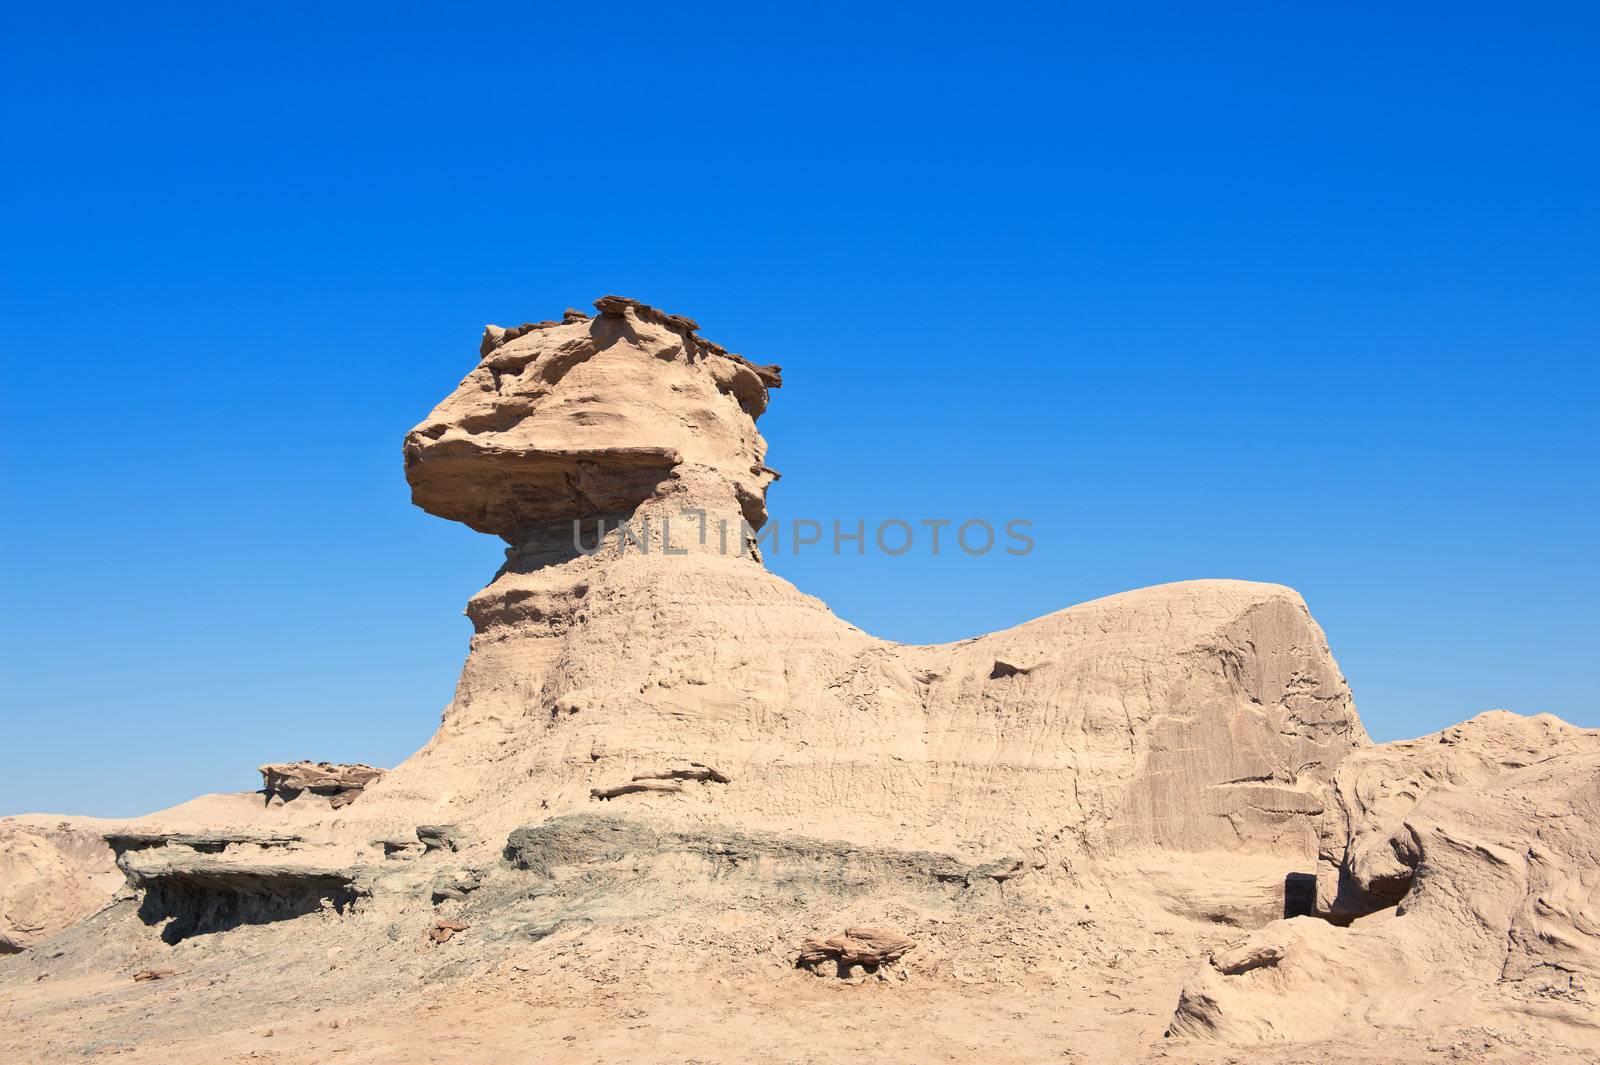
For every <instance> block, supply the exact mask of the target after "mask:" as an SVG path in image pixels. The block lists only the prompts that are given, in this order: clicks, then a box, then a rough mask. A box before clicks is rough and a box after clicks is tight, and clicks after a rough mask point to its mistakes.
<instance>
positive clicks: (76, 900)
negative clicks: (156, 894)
mask: <svg viewBox="0 0 1600 1065" xmlns="http://www.w3.org/2000/svg"><path fill="white" fill-rule="evenodd" d="M88 820H89V819H85V818H48V817H38V816H33V817H26V818H10V817H8V818H4V819H0V954H11V953H17V952H19V951H22V950H26V949H28V948H29V947H31V946H33V945H34V944H36V943H37V942H39V941H40V940H42V939H45V938H47V937H49V936H51V935H54V934H55V933H56V932H59V931H60V930H61V929H63V928H65V927H67V926H68V925H70V924H72V923H73V922H75V921H78V920H81V919H82V918H83V917H85V916H87V915H88V914H91V913H93V912H95V911H96V910H98V909H99V908H100V907H101V906H103V905H105V903H106V902H107V901H108V900H109V899H110V897H111V895H112V893H113V892H114V891H115V890H116V888H117V887H118V886H119V885H120V884H121V882H122V876H121V874H120V873H119V872H118V871H117V870H116V867H115V866H114V865H113V863H112V854H111V850H110V848H108V847H107V846H106V845H105V841H104V840H102V839H101V838H100V835H99V832H98V830H97V829H96V828H95V827H90V826H88V825H87V822H88Z"/></svg>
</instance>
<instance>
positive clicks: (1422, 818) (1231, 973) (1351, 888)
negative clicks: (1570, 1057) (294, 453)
mask: <svg viewBox="0 0 1600 1065" xmlns="http://www.w3.org/2000/svg"><path fill="white" fill-rule="evenodd" d="M1333 793H1334V795H1335V800H1334V803H1333V805H1332V807H1331V808H1330V825H1329V827H1328V829H1327V830H1326V834H1325V838H1324V848H1323V859H1324V863H1323V868H1322V871H1321V877H1320V880H1321V883H1320V884H1319V888H1320V890H1319V907H1320V909H1321V910H1322V911H1323V912H1324V913H1326V914H1328V915H1329V916H1330V917H1332V918H1334V919H1337V920H1339V921H1341V922H1346V923H1348V922H1352V921H1353V923H1349V926H1348V927H1339V926H1338V925H1337V924H1334V923H1330V922H1329V921H1324V920H1319V919H1317V918H1315V917H1298V918H1295V919H1292V920H1287V921H1279V922H1277V923H1275V924H1272V925H1269V926H1267V927H1266V928H1264V929H1262V930H1261V931H1259V932H1258V933H1256V934H1255V935H1253V936H1251V937H1250V938H1249V939H1248V940H1247V941H1245V942H1244V943H1242V944H1240V945H1238V946H1237V947H1235V948H1233V949H1231V950H1229V951H1225V952H1222V953H1219V954H1217V955H1216V956H1215V957H1214V958H1213V959H1212V961H1211V964H1210V965H1208V966H1205V967H1204V968H1203V969H1202V970H1201V971H1200V972H1198V973H1197V974H1196V975H1195V977H1194V978H1193V979H1192V980H1191V981H1190V983H1189V985H1188V986H1187V987H1186V988H1185V990H1184V992H1183V996H1182V999H1181V1001H1180V1003H1179V1006H1178V1010H1177V1013H1176V1016H1175V1017H1174V1018H1173V1022H1172V1029H1171V1030H1172V1031H1173V1032H1174V1033H1175V1034H1178V1035H1186V1036H1194V1037H1199V1038H1207V1039H1217V1040H1222V1041H1227V1042H1250V1041H1258V1040H1323V1039H1330V1038H1336V1037H1339V1036H1348V1035H1350V1034H1352V1033H1358V1032H1360V1031H1362V1030H1365V1029H1367V1028H1369V1027H1370V1026H1371V1025H1374V1024H1378V1025H1396V1026H1412V1025H1419V1026H1430V1025H1440V1026H1449V1025H1454V1024H1462V1023H1465V1022H1466V1021H1467V1020H1469V1019H1470V1020H1472V1021H1473V1022H1475V1023H1484V1024H1489V1023H1492V1024H1495V1025H1498V1026H1501V1027H1505V1028H1509V1029H1513V1030H1515V1029H1520V1030H1522V1031H1524V1032H1537V1031H1540V1030H1544V1031H1545V1032H1546V1033H1547V1034H1552V1035H1556V1036H1567V1037H1570V1036H1572V1035H1574V1034H1576V1035H1579V1036H1582V1035H1584V1033H1589V1034H1590V1035H1591V1036H1592V1033H1593V1031H1594V1029H1595V1026H1596V1024H1600V997H1597V996H1600V732H1596V731H1591V730H1584V729H1578V728H1574V727H1572V726H1571V725H1567V724H1565V723H1563V722H1562V721H1560V720H1558V719H1557V718H1554V717H1551V716H1549V715H1539V716H1537V717H1532V718H1524V717H1519V716H1517V715H1515V714H1510V713H1506V712H1505V711H1491V712H1489V713H1486V714H1481V715H1479V716H1478V717H1475V718H1473V719H1471V720H1470V721H1467V722H1465V723H1463V724H1460V725H1456V726H1453V727H1451V728H1448V729H1445V730H1444V731H1442V732H1439V733H1435V734H1434V735H1431V736H1425V737H1423V738H1422V739H1419V740H1412V741H1409V742H1404V743H1391V744H1384V745H1382V746H1378V747H1371V748H1368V749H1366V750H1363V751H1359V752H1356V753H1355V754H1353V755H1351V756H1350V757H1349V758H1347V759H1346V760H1345V762H1344V764H1343V765H1342V766H1341V767H1340V768H1339V770H1338V772H1337V774H1336V775H1335V779H1334V788H1333ZM1335 841H1337V842H1335Z"/></svg>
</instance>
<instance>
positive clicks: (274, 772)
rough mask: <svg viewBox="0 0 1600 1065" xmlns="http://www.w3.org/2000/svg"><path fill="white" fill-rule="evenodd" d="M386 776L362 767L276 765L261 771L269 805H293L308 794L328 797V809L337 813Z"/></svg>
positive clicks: (328, 763) (306, 763)
mask: <svg viewBox="0 0 1600 1065" xmlns="http://www.w3.org/2000/svg"><path fill="white" fill-rule="evenodd" d="M383 774H384V770H382V769H375V768H373V767H372V766H370V765H363V764H360V763H355V764H349V765H336V764H334V763H332V762H274V763H270V764H268V765H264V766H262V767H261V785H262V791H264V792H265V793H266V796H267V801H268V802H271V801H272V800H273V799H281V800H282V801H284V802H290V801H292V800H294V799H295V798H297V797H298V796H299V795H300V793H301V792H306V791H309V792H311V793H313V794H315V795H321V796H325V797H326V798H327V800H328V805H329V806H331V807H333V808H334V809H335V810H338V809H340V808H342V807H345V806H349V805H350V804H351V803H353V802H355V801H356V799H357V798H358V797H359V796H360V795H361V792H362V789H364V788H365V787H366V786H367V785H368V784H371V783H372V782H373V781H374V780H377V779H378V778H379V777H381V776H383Z"/></svg>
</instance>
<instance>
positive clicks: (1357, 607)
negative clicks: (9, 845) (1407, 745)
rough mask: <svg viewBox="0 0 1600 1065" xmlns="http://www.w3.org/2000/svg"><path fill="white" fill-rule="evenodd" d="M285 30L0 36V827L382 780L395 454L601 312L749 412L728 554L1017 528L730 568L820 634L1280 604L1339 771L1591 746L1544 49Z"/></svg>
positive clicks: (1579, 121) (409, 542)
mask: <svg viewBox="0 0 1600 1065" xmlns="http://www.w3.org/2000/svg"><path fill="white" fill-rule="evenodd" d="M331 6H333V5H318V6H303V5H292V4H271V5H266V4H260V5H243V4H241V5H198V4H196V5H190V6H187V7H185V6H182V5H143V6H126V5H117V6H111V5H104V6H99V5H72V6H64V5H51V6H48V7H46V6H44V5H28V4H11V5H8V6H7V11H6V13H5V15H4V16H3V18H4V25H3V27H0V38H3V43H0V48H3V50H4V55H3V63H0V68H3V72H0V77H3V78H4V79H5V92H4V116H3V120H4V127H5V129H4V134H5V135H4V138H3V142H0V143H3V145H4V147H3V148H0V150H3V151H4V153H5V156H6V165H5V166H4V167H3V168H0V193H3V195H0V205H3V206H0V211H3V212H4V233H5V239H4V243H5V246H6V248H7V254H6V256H5V259H4V265H3V267H0V269H3V270H4V285H3V292H0V309H3V313H4V318H5V328H4V330H3V331H0V357H3V363H4V369H3V378H0V385H3V389H4V398H5V408H6V412H7V418H6V422H7V424H6V431H5V432H4V434H3V442H0V469H3V471H4V488H3V497H0V498H3V501H4V511H3V515H0V517H3V521H0V535H3V542H0V549H3V556H4V564H3V581H4V590H3V597H0V647H3V654H4V672H3V687H0V700H3V702H0V714H3V717H4V734H5V743H6V750H7V752H8V757H7V758H6V763H7V764H6V770H5V772H4V773H3V774H0V813H3V812H20V811H23V810H50V811H60V812H72V813H94V814H104V815H114V816H122V815H131V814H137V813H140V812H144V811H146V810H150V809H154V808H157V807H160V806H163V805H167V804H170V803H173V802H177V801H181V800H182V799H184V798H186V797H188V796H190V795H193V794H196V793H199V792H203V791H212V790H243V789H247V788H250V787H253V786H256V785H257V783H258V778H257V777H256V776H255V774H254V768H255V766H256V765H257V764H259V763H260V762H263V761H268V760H277V759H289V758H299V757H311V758H328V759H336V760H345V759H349V760H365V761H369V762H374V763H378V764H384V765H389V764H393V763H395V762H397V761H398V760H400V759H401V758H403V757H405V756H406V755H407V754H408V753H410V752H411V751H412V750H414V749H415V748H416V747H417V746H419V745H420V744H421V743H422V742H423V741H424V740H425V739H426V738H427V737H428V735H429V734H430V733H431V731H432V729H433V727H434V726H435V724H436V722H437V719H438V714H439V712H440V710H441V709H442V708H443V706H444V704H445V703H446V702H447V701H448V700H449V698H450V695H451V690H452V687H453V685H454V682H455V677H456V674H457V671H458V670H459V668H460V664H461V660H462V658H463V656H464V655H465V652H466V644H467V638H468V635H469V626H468V624H467V622H466V620H465V619H464V618H462V617H461V616H460V610H461V607H462V606H463V604H464V603H465V601H466V599H467V597H468V596H469V595H471V594H472V593H473V592H474V591H475V590H477V589H478V588H479V587H481V586H482V585H483V584H484V583H486V582H487V581H488V579H489V577H490V576H491V574H492V573H493V571H494V569H495V566H496V565H497V563H498V560H499V558H500V546H499V544H498V541H495V540H492V539H490V538H488V537H484V536H479V535H477V534H475V533H472V532H470V531H469V530H467V529H466V528H465V527H463V526H458V525H452V524H450V523H446V522H443V521H440V520H438V519H435V518H432V517H429V516H427V515H425V514H423V513H422V512H420V511H418V510H416V509H414V508H412V507H411V506H410V504H409V502H408V493H407V490H406V486H405V482H404V479H403V476H402V473H401V463H400V440H401V437H402V435H403V433H404V432H405V430H406V429H407V428H408V427H410V426H411V425H412V424H414V423H415V422H416V421H418V420H419V419H420V418H421V417H422V415H423V414H425V413H426V412H427V411H428V409H429V408H430V407H431V406H432V405H433V403H434V402H435V401H436V400H437V399H438V398H440V397H441V396H442V395H443V394H444V393H445V392H446V391H447V390H448V389H449V388H450V387H452V386H453V385H454V383H455V382H456V381H457V380H458V379H459V378H460V376H461V375H462V374H464V373H465V372H466V371H467V370H468V369H469V368H470V367H471V366H472V365H473V363H474V361H475V358H476V348H477V339H478V332H479V330H480V328H481V326H482V324H483V323H484V322H486V321H498V322H502V323H504V322H508V321H511V322H514V321H522V320H526V319H538V318H544V317H549V316H553V315H556V314H558V313H559V312H560V311H561V310H562V308H564V307H566V306H568V305H578V306H585V305H587V303H588V301H590V300H592V299H594V298H595V297H596V296H599V295H601V294H603V293H608V292H616V293H621V294H625V295H631V296H635V297H637V298H640V299H643V300H646V301H648V302H651V303H654V304H656V305H658V306H662V307H664V308H666V309H668V310H672V311H676V312H680V313H684V314H689V315H691V316H693V317H695V318H697V319H698V320H699V321H700V322H701V323H703V326H704V329H703V331H704V333H705V334H706V335H707V336H709V337H711V338H712V339H714V340H717V341H719V342H721V343H723V344H726V345H727V346H729V347H731V348H733V349H734V350H736V351H741V352H744V353H745V354H747V355H749V356H751V357H753V358H755V359H757V360H758V361H773V362H779V363H782V364H783V365H784V367H785V379H786V382H787V383H786V385H785V387H784V389H783V390H782V391H781V392H780V393H778V394H777V396H776V399H775V402H774V403H773V406H772V409H771V410H770V412H769V413H768V415H767V416H766V418H765V419H764V421H763V430H764V432H765V434H766V436H767V439H768V441H769V443H770V445H771V451H770V459H769V462H770V464H771V465H773V466H775V467H776V468H778V469H779V470H781V471H783V473H784V479H783V481H782V482H781V484H779V485H778V486H777V487H776V488H774V490H773V492H772V495H771V504H772V510H773V513H774V515H775V516H776V517H777V518H778V519H780V520H787V519H792V518H794V517H816V518H824V519H828V518H832V517H834V516H840V517H843V518H846V519H847V520H848V519H853V518H854V517H856V516H860V517H862V518H864V519H866V520H868V521H869V522H875V521H878V520H882V519H884V518H889V517H906V518H921V517H950V518H956V519H960V518H965V517H973V516H976V517H986V518H990V519H994V520H997V521H998V520H1004V519H1006V518H1010V517H1026V518H1029V519H1031V520H1032V521H1034V522H1035V529H1036V538H1037V541H1038V547H1037V549H1036V550H1035V551H1034V553H1033V554H1031V555H1029V556H1027V557H1025V558H1013V557H1009V556H1003V555H996V556H989V557H986V558H983V559H977V560H974V559H970V558H967V557H966V556H963V555H961V554H959V553H949V552H946V553H943V554H941V555H940V556H939V557H937V558H934V557H932V556H930V555H928V554H926V553H925V552H921V551H917V552H913V553H912V554H911V555H908V556H906V557H903V558H898V559H895V558H885V557H883V556H870V555H869V556H868V557H866V558H864V559H855V558H852V557H848V556H847V557H846V558H844V559H838V558H835V557H833V556H832V555H831V554H828V553H825V552H819V553H814V554H805V555H801V556H800V557H792V556H786V555H780V556H779V557H777V558H775V559H773V568H774V569H776V570H777V571H778V572H780V573H782V574H784V575H785V576H787V577H789V578H790V579H792V580H794V581H795V582H796V583H798V584H799V585H800V586H801V587H802V588H804V589H806V590H807V591H810V592H813V593H815V594H817V595H820V596H821V597H823V598H824V599H826V600H827V601H828V602H829V603H830V604H831V605H832V606H833V607H834V609H835V610H836V611H838V613H840V614H841V615H842V616H844V617H846V618H848V619H849V620H851V621H853V622H855V623H857V624H859V625H861V626H863V627H865V628H867V629H869V630H872V631H874V632H877V633H880V634H882V635H885V636H889V637H892V638H895V639H900V640H906V641H914V642H932V641H942V640H949V639H956V638H960V637H963V636H969V635H974V634H977V633H980V632H983V631H987V630H991V629H995V628H1001V627H1005V626H1008V625H1011V624H1015V623H1018V622H1021V621H1023V620H1026V619H1027V618H1030V617H1034V616H1037V615H1040V614H1043V613H1047V612H1049V611H1052V610H1055V609H1059V608H1060V607H1063V606H1066V605H1069V604H1072V603H1075V602H1080V601H1083V600H1086V599H1090V598H1094V597H1097V596H1101V595H1105V594H1109V593H1113V592H1117V591H1122V590H1126V589H1129V588H1134V587H1139V586H1143V585H1147V584H1152V583H1158V582H1162V581H1170V580H1179V579H1186V578H1193V577H1242V578H1252V579H1259V580H1269V581H1279V582H1283V583H1286V584H1290V585H1292V586H1294V587H1296V588H1298V589H1299V590H1300V591H1301V592H1302V593H1303V594H1304V595H1305V597H1306V599H1307V600H1308V602H1309V603H1310V605H1311V608H1312V611H1313V613H1314V614H1315V615H1316V617H1317V618H1318V620H1319V621H1320V622H1321V623H1322V625H1323V627H1324V628H1325V629H1326V630H1327V632H1328V636H1329V639H1330V642H1331V644H1332V647H1333V650H1334V652H1335V654H1336V655H1337V656H1338V658H1339V660H1340V662H1341V664H1342V665H1343V667H1344V670H1345V672H1346V674H1347V676H1348V677H1349V679H1350V682H1351V684H1352V686H1353V688H1354V690H1355V694H1356V699H1357V702H1358V705H1359V706H1360V709H1361V711H1362V715H1363V718H1364V719H1365V721H1366V722H1367V725H1368V728H1369V729H1370V730H1371V732H1372V733H1373V734H1374V735H1375V736H1376V737H1378V738H1380V739H1393V738H1398V737H1402V736H1409V735H1415V734H1418V733H1422V732H1426V731H1430V730H1433V729H1436V728H1440V727H1442V726H1444V725H1446V724H1448V723H1451V722H1453V721H1456V720H1459V719H1461V718H1463V717H1466V716H1468V715H1471V714H1473V713H1475V712H1477V711H1480V710H1483V709H1488V708H1491V707H1508V708H1511V709H1514V710H1519V711H1524V712H1536V711H1545V710H1548V711H1552V712H1556V713H1559V714H1561V715H1563V716H1565V717H1567V718H1568V719H1569V720H1572V721H1574V722H1577V723H1580V724H1584V725H1589V726H1600V705H1597V702H1596V699H1595V696H1594V694H1593V691H1594V689H1593V685H1592V682H1591V679H1590V678H1589V677H1588V676H1587V673H1588V672H1589V669H1590V668H1591V667H1584V666H1583V665H1582V663H1584V662H1590V663H1592V662H1593V661H1594V655H1595V646H1596V642H1597V639H1596V638H1597V636H1600V631H1597V630H1600V626H1597V624H1596V620H1595V606H1594V604H1595V602H1596V600H1597V598H1600V568H1597V565H1596V562H1595V555H1594V545H1595V544H1596V542H1597V541H1600V520H1597V513H1596V484H1595V470H1596V458H1597V455H1596V450H1597V449H1596V441H1595V431H1594V422H1595V418H1594V411H1595V406H1596V402H1597V400H1600V370H1597V365H1600V359H1597V355H1600V350H1597V349H1600V206H1597V204H1600V197H1597V194H1596V189H1597V188H1600V180H1597V179H1600V174H1597V169H1600V145H1597V134H1600V128H1597V123H1596V119H1595V116H1596V114H1600V73H1597V65H1596V64H1595V62H1594V56H1595V55H1596V54H1597V46H1600V17H1597V16H1596V15H1595V14H1594V13H1593V9H1592V8H1589V7H1587V6H1586V5H1570V6H1558V5H1531V6H1523V7H1517V8H1515V9H1513V8H1511V7H1510V6H1509V5H1495V6H1496V7H1499V8H1500V10H1499V11H1498V12H1496V11H1495V10H1493V8H1491V7H1490V6H1475V5H1462V4H1450V5H1437V6H1432V7H1431V8H1428V7H1423V6H1417V5H1412V6H1411V13H1410V14H1407V15H1404V16H1399V15H1395V14H1393V13H1392V12H1389V11H1385V10H1384V5H1316V6H1302V5H1282V4H1263V5H1242V4H1226V5H1201V6H1198V7H1196V6H1193V5H1172V6H1164V5H1132V6H1126V5H1125V6H1119V7H1118V8H1117V9H1116V11H1115V12H1114V13H1112V12H1109V11H1108V10H1106V9H1104V8H1103V7H1099V6H1097V7H1089V6H1082V7H1073V6H1060V5H1052V6H1049V7H1045V6H1041V7H1039V8H1037V9H1033V10H1027V9H1022V8H1013V7H1008V6H1006V5H984V6H983V7H981V8H973V7H971V6H962V7H949V8H941V7H938V6H927V7H923V8H921V9H918V10H917V11H915V12H913V11H912V10H911V9H907V8H905V7H904V6H903V5H892V6H889V5H886V6H884V7H881V8H877V9H874V8H871V7H864V6H862V5H858V4H853V5H848V6H844V5H840V6H829V5H821V6H815V5H808V6H804V7H793V8H770V7H769V8H765V9H763V10H756V8H758V7H761V6H760V5H737V6H727V7H723V8H709V7H698V6H693V5H691V6H674V7H671V8H667V7H659V8H654V9H653V8H649V7H631V6H630V5H627V4H611V5H606V6H605V7H604V8H603V9H587V10H586V9H584V8H582V7H579V6H576V5H571V6H567V5H562V6H540V5H529V4H522V5H516V6H514V7H507V8H504V9H495V8H487V7H476V8H468V7H449V8H447V7H442V6H438V5H429V6H422V5H406V4H385V5H382V6H376V5H375V6H371V7H366V8H361V7H358V6H356V5H338V7H339V10H337V11H333V10H329V7H331ZM1294 8H1297V9H1296V10H1291V9H1294Z"/></svg>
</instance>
